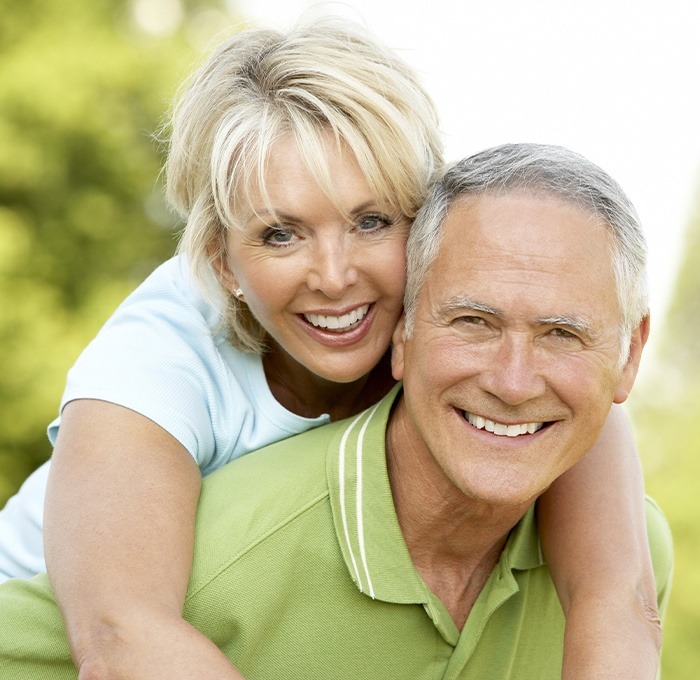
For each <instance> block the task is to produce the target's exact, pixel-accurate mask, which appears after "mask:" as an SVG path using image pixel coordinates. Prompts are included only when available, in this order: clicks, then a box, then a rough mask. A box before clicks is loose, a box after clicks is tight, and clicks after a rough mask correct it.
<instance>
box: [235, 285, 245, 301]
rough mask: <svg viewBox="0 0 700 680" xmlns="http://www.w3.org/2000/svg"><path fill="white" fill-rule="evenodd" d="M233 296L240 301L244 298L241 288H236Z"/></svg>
mask: <svg viewBox="0 0 700 680" xmlns="http://www.w3.org/2000/svg"><path fill="white" fill-rule="evenodd" d="M233 294H234V295H235V296H236V297H237V298H238V299H239V300H240V299H241V298H242V297H243V291H242V290H241V289H240V288H236V290H234V291H233Z"/></svg>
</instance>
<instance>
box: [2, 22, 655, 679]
mask: <svg viewBox="0 0 700 680" xmlns="http://www.w3.org/2000/svg"><path fill="white" fill-rule="evenodd" d="M441 160H442V159H441V147H440V141H439V134H438V127H437V120H436V116H435V113H434V110H433V106H432V104H431V102H430V100H429V98H428V97H427V95H426V94H425V92H424V91H423V89H422V88H421V87H420V85H419V84H418V82H417V81H416V79H415V76H414V74H413V73H412V72H411V70H410V69H409V68H408V67H407V66H406V65H405V64H404V63H403V62H401V61H400V60H399V59H397V58H396V56H395V55H393V54H391V53H390V52H388V51H387V50H386V49H385V48H383V47H382V46H380V45H378V44H377V43H375V42H374V41H373V40H372V39H371V38H369V37H368V36H367V35H366V32H364V31H362V30H360V29H354V28H352V27H350V26H347V25H341V24H338V23H336V22H333V21H320V22H316V23H311V24H308V25H302V26H299V27H298V28H296V29H295V30H293V31H291V32H290V33H289V34H288V35H279V34H276V33H273V32H270V31H249V32H245V33H242V34H239V35H237V36H236V37H234V38H232V39H231V40H228V41H226V42H225V43H224V44H223V45H222V46H221V47H220V48H219V49H218V50H217V52H216V53H215V54H214V55H213V56H212V57H211V58H210V59H209V60H208V61H207V62H206V63H205V64H204V65H203V66H202V67H201V68H200V69H199V70H198V71H197V72H196V73H195V74H194V77H193V78H192V80H191V81H190V83H189V85H188V87H187V88H186V89H185V90H184V92H183V94H182V96H181V99H180V101H179V103H178V105H177V107H176V109H175V112H174V115H173V120H172V131H171V141H170V152H169V157H168V161H167V167H166V170H167V181H168V196H169V198H170V201H171V202H172V203H173V205H174V206H175V207H176V208H177V209H178V210H179V212H180V213H181V214H182V216H183V218H184V219H185V220H186V227H185V230H184V234H183V238H182V242H181V246H180V250H181V255H180V256H179V257H178V258H176V259H174V260H171V261H170V262H168V263H166V264H165V265H163V266H162V267H161V268H159V269H158V270H157V271H156V272H154V274H153V275H152V276H151V277H150V278H149V279H148V280H147V281H146V282H145V283H144V284H143V285H142V286H140V287H139V289H137V290H136V291H135V293H134V294H132V295H131V296H130V297H129V298H128V299H127V300H126V301H125V302H124V303H123V305H122V306H121V307H120V308H119V309H118V310H117V312H116V313H115V315H114V316H113V317H112V319H110V321H109V322H108V323H107V324H106V325H105V327H104V328H103V330H102V331H101V332H100V334H99V335H98V336H97V338H96V339H95V340H94V341H93V343H91V345H90V346H89V347H88V348H87V349H86V351H85V352H84V353H83V355H82V356H81V358H80V359H79V360H78V362H77V364H76V366H75V367H74V368H73V369H72V370H71V373H70V374H69V380H68V387H67V389H66V393H65V395H64V399H63V402H62V410H61V418H60V421H56V422H55V423H54V424H52V426H51V428H50V436H51V437H52V440H54V441H55V450H54V455H53V459H52V461H53V462H52V465H51V469H50V475H49V480H48V487H47V491H46V511H45V516H46V525H45V549H46V564H47V567H48V572H49V575H50V578H51V582H52V586H53V588H54V590H55V593H56V596H57V599H58V601H59V604H60V606H61V609H62V613H63V616H64V619H65V621H66V627H67V631H68V636H69V640H70V644H71V650H72V654H73V658H74V661H75V663H76V665H77V666H78V667H79V669H80V678H81V680H87V679H89V678H97V677H110V678H111V677H115V678H119V677H128V678H149V679H154V678H160V677H163V678H169V679H174V678H175V679H176V678H180V677H182V678H191V677H197V678H207V677H216V678H240V677H241V676H240V674H239V673H238V672H237V671H236V670H235V669H234V668H233V667H232V666H231V665H230V664H229V662H228V661H227V660H226V659H225V658H224V657H223V656H222V655H221V653H220V652H219V650H218V649H217V648H216V647H215V646H214V645H213V644H212V643H211V642H209V641H208V640H206V639H204V638H202V636H200V635H199V633H197V631H195V630H194V629H192V628H191V627H190V626H189V625H187V624H186V623H185V622H184V621H183V620H182V619H181V611H182V604H183V600H184V595H185V590H186V586H187V580H188V576H189V570H190V565H191V554H192V542H193V521H194V515H195V509H196V504H197V498H198V493H199V487H200V481H201V475H202V474H207V473H208V472H210V471H212V470H214V469H216V468H217V467H220V466H221V465H223V464H224V463H225V462H227V461H229V460H231V459H233V458H236V457H237V456H240V455H243V454H245V453H248V452H250V451H252V450H254V449H256V448H258V447H260V446H263V445H264V444H266V443H269V442H270V441H274V440H277V439H280V438H283V437H286V436H289V435H291V434H294V433H297V432H300V431H303V430H305V429H308V428H310V427H315V426H317V425H319V424H321V423H323V422H327V421H328V420H335V419H339V418H343V417H345V416H348V415H351V414H354V413H357V412H359V411H360V410H362V409H363V408H364V407H366V406H368V405H370V404H372V403H373V402H375V401H376V400H377V399H379V398H380V397H381V396H383V395H384V394H385V393H386V392H387V391H388V389H389V388H390V386H391V385H392V382H393V381H392V379H391V374H390V371H389V365H388V362H387V352H388V348H389V343H390V338H391V333H392V331H393V329H394V326H395V324H396V322H397V320H398V318H399V316H400V314H401V308H402V295H403V288H404V282H405V280H404V277H405V273H404V269H405V259H404V245H405V240H406V237H407V234H408V229H409V225H410V221H411V219H412V218H413V216H414V215H415V213H416V210H417V209H418V207H419V206H420V204H421V202H422V200H423V197H424V195H425V191H426V187H427V185H428V182H429V179H430V176H431V175H432V174H433V172H434V171H435V170H436V169H437V168H438V167H439V166H440V164H441ZM188 271H189V272H191V273H192V274H193V276H194V279H196V282H197V283H196V284H195V283H194V279H193V280H192V281H191V280H190V278H189V274H188ZM200 290H201V291H203V295H201V294H200V293H199V292H198V291H200ZM633 453H634V447H633V445H632V443H631V438H630V436H629V433H628V432H627V431H626V429H625V426H624V422H621V421H620V419H619V417H617V418H614V419H612V421H611V422H610V423H609V426H608V427H607V428H606V433H605V435H604V438H603V440H602V441H601V442H599V444H598V450H597V451H594V452H592V454H589V458H593V457H595V456H601V455H602V456H605V457H607V458H610V459H611V460H613V461H614V463H612V465H613V467H616V469H619V470H621V471H622V473H624V474H625V475H627V481H626V482H625V486H630V488H632V489H633V490H635V491H636V489H635V480H637V479H638V469H637V464H636V462H635V458H634V455H633ZM600 470H602V467H600V466H596V465H592V464H591V465H589V466H582V467H581V472H580V474H577V473H574V474H572V475H571V476H570V477H569V479H567V480H565V481H564V482H562V484H570V485H571V486H573V487H574V490H575V492H576V493H574V492H572V491H571V490H568V491H567V494H569V496H570V497H572V498H578V499H579V502H580V505H579V506H577V507H574V511H575V510H576V509H577V508H578V509H582V513H581V514H582V515H584V516H586V513H588V512H590V510H589V508H588V507H587V503H588V502H589V501H588V500H587V499H588V498H589V491H590V489H592V488H593V489H595V488H604V489H606V490H608V491H610V492H611V493H610V495H611V496H612V497H613V498H612V499H611V501H610V503H608V504H606V505H605V506H603V507H601V508H600V509H597V510H596V513H595V516H596V517H598V516H599V515H600V516H601V518H609V516H610V514H611V513H614V514H613V517H614V519H615V522H614V526H611V527H609V529H606V530H605V531H603V534H604V535H603V536H601V537H600V538H599V539H597V540H596V541H595V542H593V541H592V539H590V538H588V537H587V531H586V528H587V526H586V523H584V522H582V521H576V522H573V523H572V522H567V521H566V520H565V519H564V518H562V519H561V520H560V521H558V519H557V518H558V514H557V510H561V508H562V505H561V504H559V505H557V503H558V501H556V495H552V496H551V498H550V503H552V504H553V505H554V509H553V510H549V511H545V513H544V514H545V517H544V520H545V522H547V523H549V524H551V525H552V527H551V528H550V529H549V531H548V533H547V534H546V535H545V537H544V538H545V539H548V540H547V542H548V546H549V548H548V557H549V558H550V560H551V561H552V564H553V567H554V571H555V577H556V578H557V583H558V585H559V586H560V592H562V600H563V602H564V604H565V606H566V607H567V608H568V607H569V601H570V602H571V605H570V606H571V612H572V613H573V614H574V616H573V617H572V620H574V621H576V622H577V623H576V625H577V627H576V628H574V629H573V631H572V633H571V639H572V640H573V642H571V643H570V644H569V648H570V649H571V650H572V654H573V657H572V658H575V657H576V654H577V652H578V645H579V643H580V641H584V642H585V641H589V640H590V637H589V634H590V630H589V629H595V630H597V629H598V628H596V627H595V624H597V622H599V621H603V622H608V620H609V619H608V618H606V617H605V616H597V618H591V619H588V618H587V617H586V616H584V615H583V614H581V612H583V613H585V612H586V611H588V610H587V609H586V607H587V603H588V602H595V601H596V600H595V598H592V597H590V595H591V593H593V594H598V593H602V594H603V595H605V594H609V591H606V588H607V587H608V583H613V584H614V585H615V586H618V585H620V583H622V585H623V592H625V593H627V592H629V593H632V595H630V600H632V599H633V597H634V593H635V588H636V586H637V584H638V579H641V578H642V577H643V576H645V575H648V571H647V572H645V571H644V570H645V569H647V570H648V569H649V567H648V563H647V562H646V561H645V558H644V552H643V548H644V545H645V540H646V536H645V533H644V529H643V517H642V518H641V519H640V513H639V511H638V508H637V505H635V506H634V507H628V505H627V504H625V502H624V501H623V500H617V498H618V497H619V496H622V495H623V494H620V493H619V491H620V489H618V488H617V486H616V485H615V484H614V483H613V482H610V481H609V480H608V479H607V476H606V478H605V479H601V478H600V477H601V472H600ZM608 473H609V468H608V472H606V473H605V474H606V475H607V474H608ZM42 485H43V483H42V477H41V474H38V475H36V476H35V477H34V480H33V481H32V480H30V482H29V483H28V485H27V491H26V492H24V491H23V492H21V493H20V494H19V496H18V497H17V498H16V499H14V500H13V501H12V502H11V504H8V509H6V511H5V514H7V513H8V512H9V513H14V514H22V513H23V514H25V515H28V514H29V509H30V507H32V506H33V507H36V506H37V505H41V504H42V502H43V499H42V494H41V490H42ZM611 487H614V488H612V489H611ZM32 489H38V493H36V494H34V495H32V493H31V490H32ZM231 492H232V493H235V489H232V490H231ZM613 492H615V493H613ZM554 494H556V490H554ZM640 496H641V494H637V495H636V496H635V499H636V500H637V501H638V500H639V497H640ZM546 502H547V501H546V500H545V503H546ZM568 503H571V501H570V500H569V501H568ZM638 505H641V503H638ZM584 510H585V512H584ZM601 521H602V519H601ZM6 524H7V522H6ZM630 529H632V531H631V532H630ZM606 531H609V532H610V533H606ZM617 532H622V536H623V537H625V540H626V541H627V542H626V543H624V545H620V544H619V540H618V548H617V550H615V549H614V544H613V541H612V538H614V539H616V540H617V536H616V533H617ZM627 533H631V537H630V538H627ZM611 537H612V538H611ZM584 550H586V551H588V552H592V553H593V554H594V556H593V557H591V565H592V567H594V568H595V567H597V566H598V565H599V564H600V563H603V562H604V560H607V559H610V560H611V561H612V562H613V563H614V564H615V565H620V571H614V572H613V573H615V574H623V575H625V580H624V582H623V581H622V579H620V583H617V582H615V579H611V580H610V581H606V580H605V579H604V578H603V577H600V578H597V579H586V578H585V577H583V576H582V575H581V574H580V570H579V569H578V568H577V567H578V564H579V560H578V558H577V555H578V554H579V552H577V551H584ZM632 550H635V551H637V552H631V551H632ZM6 552H8V551H7V550H6ZM10 552H11V551H10ZM628 552H631V554H627V553H628ZM599 553H600V555H602V556H603V557H601V558H599V557H598V554H599ZM619 553H621V554H619ZM646 559H647V560H648V558H646ZM623 568H624V569H625V570H626V569H629V570H630V573H629V575H627V574H626V572H625V571H622V569H623ZM164 575H167V579H164ZM606 578H607V577H606ZM652 591H653V588H652ZM620 601H621V602H622V600H620ZM579 603H580V604H579ZM621 609H623V611H622V613H621V614H620V616H619V617H618V616H617V613H615V616H614V617H612V618H614V622H615V623H616V625H617V624H620V622H621V624H622V629H624V626H625V625H627V622H626V620H624V617H625V616H626V611H627V609H628V604H627V601H626V600H625V601H624V607H621ZM593 613H594V615H597V612H596V611H595V610H593ZM567 634H568V633H567ZM632 634H637V631H636V630H634V631H632ZM640 637H643V636H640ZM644 642H645V641H644V640H642V641H641V642H640V645H641V646H643V645H644ZM603 651H605V650H603ZM567 654H569V652H568V651H567ZM651 656H653V654H652V655H651ZM596 658H597V659H602V660H604V662H605V664H606V665H605V666H602V665H601V667H605V668H607V669H609V668H610V664H609V659H606V658H605V655H604V654H602V653H601V654H600V655H598V657H596ZM594 660H596V659H594ZM636 661H638V659H637V660H636ZM651 663H652V664H653V663H654V662H653V660H652V662H651ZM636 669H637V671H638V670H639V666H638V665H637V666H636ZM569 677H579V676H576V675H575V674H572V675H570V676H569ZM580 677H590V675H589V676H585V675H580ZM636 677H641V676H639V675H637V676H636Z"/></svg>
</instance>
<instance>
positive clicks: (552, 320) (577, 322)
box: [537, 316, 600, 340]
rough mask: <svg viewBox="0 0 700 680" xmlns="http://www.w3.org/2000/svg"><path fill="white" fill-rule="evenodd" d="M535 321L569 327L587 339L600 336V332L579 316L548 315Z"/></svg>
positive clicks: (541, 323) (540, 323) (546, 324)
mask: <svg viewBox="0 0 700 680" xmlns="http://www.w3.org/2000/svg"><path fill="white" fill-rule="evenodd" d="M537 323H538V324H539V325H541V326H559V327H560V328H565V329H570V330H571V331H573V332H575V333H577V334H578V335H582V336H583V337H585V338H587V339H589V340H596V339H597V338H599V337H600V332H599V331H598V330H596V329H595V328H594V327H593V326H592V325H591V323H590V322H589V321H588V320H587V319H584V318H583V317H580V316H548V317H545V318H543V319H538V320H537Z"/></svg>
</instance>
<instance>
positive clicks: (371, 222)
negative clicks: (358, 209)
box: [357, 215, 391, 231]
mask: <svg viewBox="0 0 700 680" xmlns="http://www.w3.org/2000/svg"><path fill="white" fill-rule="evenodd" d="M390 224H391V220H390V219H389V218H388V217H385V216H384V215H365V216H364V217H362V219H361V220H360V221H359V222H358V225H357V226H358V228H359V229H360V230H361V231H377V230H378V229H382V228H384V227H388V226H389V225H390Z"/></svg>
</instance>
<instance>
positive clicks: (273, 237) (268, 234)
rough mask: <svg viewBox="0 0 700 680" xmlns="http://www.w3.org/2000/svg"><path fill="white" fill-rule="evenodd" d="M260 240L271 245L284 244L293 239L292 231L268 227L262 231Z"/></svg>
mask: <svg viewBox="0 0 700 680" xmlns="http://www.w3.org/2000/svg"><path fill="white" fill-rule="evenodd" d="M262 240H263V243H267V244H270V245H272V246H286V245H289V244H290V243H292V242H293V241H294V231H293V230H292V229H282V228H280V227H270V228H269V229H266V230H265V231H264V232H263V234H262Z"/></svg>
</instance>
